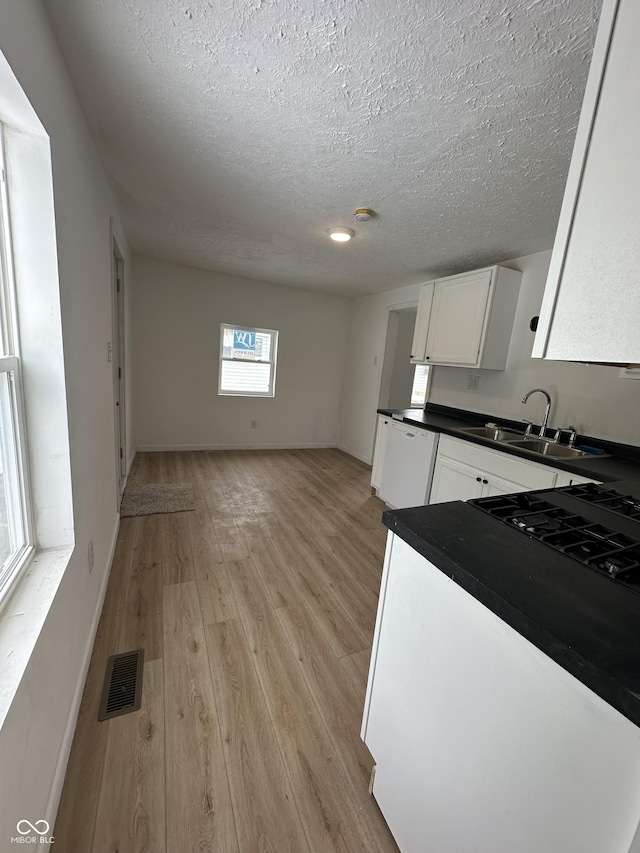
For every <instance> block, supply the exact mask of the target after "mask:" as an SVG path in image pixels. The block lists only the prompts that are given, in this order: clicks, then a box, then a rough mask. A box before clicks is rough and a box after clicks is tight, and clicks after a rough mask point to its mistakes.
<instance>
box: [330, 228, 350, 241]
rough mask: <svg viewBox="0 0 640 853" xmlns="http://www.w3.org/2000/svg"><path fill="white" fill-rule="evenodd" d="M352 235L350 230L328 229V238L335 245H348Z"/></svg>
mask: <svg viewBox="0 0 640 853" xmlns="http://www.w3.org/2000/svg"><path fill="white" fill-rule="evenodd" d="M354 234H355V231H352V230H351V228H329V237H331V239H332V240H335V241H336V243H348V242H349V240H350V239H351V238H352V237H353V235H354Z"/></svg>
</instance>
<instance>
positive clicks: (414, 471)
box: [378, 420, 438, 509]
mask: <svg viewBox="0 0 640 853" xmlns="http://www.w3.org/2000/svg"><path fill="white" fill-rule="evenodd" d="M437 447H438V434H437V433H435V432H431V431H430V430H426V429H419V428H418V427H413V426H410V425H409V424H406V423H403V422H402V421H393V420H392V421H389V424H388V426H387V444H386V447H385V454H384V462H383V465H382V475H381V477H380V488H379V490H378V494H379V496H380V497H381V498H382V500H383V501H384V502H385V503H386V504H388V505H389V506H390V507H391V508H392V509H402V508H404V507H407V506H423V505H424V504H426V503H428V502H429V501H428V498H429V490H430V489H431V478H432V477H433V466H434V463H435V458H436V450H437Z"/></svg>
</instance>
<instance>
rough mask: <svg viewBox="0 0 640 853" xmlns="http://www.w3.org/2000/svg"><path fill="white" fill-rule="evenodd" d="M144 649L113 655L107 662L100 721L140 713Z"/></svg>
mask: <svg viewBox="0 0 640 853" xmlns="http://www.w3.org/2000/svg"><path fill="white" fill-rule="evenodd" d="M143 665H144V649H137V650H136V651H135V652H125V653H124V654H120V655H111V657H110V658H109V660H108V661H107V671H106V673H105V676H104V687H103V688H102V699H101V700H100V710H99V711H98V720H110V719H111V718H112V717H119V716H120V715H121V714H129V713H131V712H132V711H138V710H139V709H140V704H141V701H142V669H143Z"/></svg>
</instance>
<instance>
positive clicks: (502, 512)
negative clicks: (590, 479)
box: [469, 484, 640, 593]
mask: <svg viewBox="0 0 640 853" xmlns="http://www.w3.org/2000/svg"><path fill="white" fill-rule="evenodd" d="M561 494H566V495H570V500H569V501H567V500H565V499H561V498H560V495H561ZM583 496H586V498H585V497H583ZM574 498H575V499H577V500H573V499H574ZM554 500H555V501H557V502H560V503H563V504H565V506H564V507H563V506H558V503H554ZM469 503H470V504H472V505H473V506H475V507H477V508H478V509H481V510H482V511H483V512H486V513H488V514H489V515H491V516H493V517H494V518H497V519H499V520H500V521H502V522H504V523H505V524H508V525H510V526H512V527H515V528H516V530H520V531H521V532H522V533H524V534H526V535H527V536H529V537H530V538H533V539H537V540H538V541H540V542H541V543H543V544H544V545H547V546H548V547H550V548H553V549H554V550H555V551H560V552H561V553H563V554H566V555H567V556H568V557H572V558H573V559H575V560H577V561H578V562H580V563H582V565H585V566H588V567H589V568H592V569H595V570H596V571H598V572H599V573H601V574H604V575H606V576H607V577H610V578H613V579H615V580H616V581H617V582H618V583H620V584H622V585H624V586H626V587H628V588H629V589H633V590H634V591H636V592H638V593H640V525H638V524H636V522H635V521H633V520H631V521H628V520H627V519H634V518H635V516H634V515H633V514H634V513H635V512H636V508H638V512H637V516H638V520H640V501H638V500H637V499H635V498H633V497H627V496H624V495H619V494H617V493H616V492H614V491H612V490H609V489H603V488H602V487H598V486H594V485H592V484H588V485H586V486H569V487H566V488H563V489H556V490H544V491H540V492H531V493H523V494H516V495H500V496H497V497H488V498H476V499H475V500H472V501H469ZM567 506H571V507H572V508H584V514H581V513H580V512H572V511H571V510H570V509H567V508H566V507H567ZM590 506H593V507H595V508H596V509H595V511H591V510H590V509H589V507H590ZM620 507H623V510H622V511H620V510H619V508H620ZM601 510H605V512H601ZM588 515H592V516H594V515H595V516H596V517H592V518H588V517H587V516H588ZM622 515H625V516H626V517H627V518H626V519H625V520H624V521H623V520H622V519H620V521H617V519H618V518H619V517H620V516H622ZM601 520H604V521H607V522H609V521H610V523H611V526H607V524H603V523H601ZM617 526H620V527H622V528H623V529H625V530H627V529H628V528H630V529H632V532H633V531H635V530H636V529H637V532H638V536H637V538H633V537H632V536H629V535H627V533H626V532H622V531H621V530H617V529H615V528H616V527H617Z"/></svg>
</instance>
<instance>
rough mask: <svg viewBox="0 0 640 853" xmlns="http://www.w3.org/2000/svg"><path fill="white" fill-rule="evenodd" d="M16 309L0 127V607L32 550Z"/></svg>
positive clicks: (28, 561) (32, 537)
mask: <svg viewBox="0 0 640 853" xmlns="http://www.w3.org/2000/svg"><path fill="white" fill-rule="evenodd" d="M16 304H17V302H16V290H15V275H14V267H13V253H12V240H11V216H10V210H9V197H8V192H7V169H6V165H5V145H4V129H3V126H2V124H1V123H0V323H1V331H2V351H1V352H0V374H3V373H4V374H7V376H8V379H9V381H8V383H7V387H8V389H9V398H8V412H6V414H8V423H6V424H4V427H5V428H6V430H7V434H8V437H9V441H8V444H9V445H11V448H10V449H11V450H12V451H13V453H12V457H13V458H12V459H10V460H4V462H5V463H6V462H7V461H8V462H9V465H10V466H12V467H13V470H7V472H6V473H7V474H8V475H10V476H9V477H8V479H10V480H11V481H12V483H11V487H12V495H11V500H10V501H8V502H7V515H8V517H10V518H11V521H10V525H11V528H12V533H13V535H14V536H16V537H19V538H20V540H21V543H22V544H19V545H17V547H16V548H15V550H14V551H13V553H12V554H11V555H10V557H9V559H8V560H7V562H6V563H5V564H2V565H0V607H2V605H3V604H4V603H5V602H6V601H7V599H8V597H9V595H10V592H11V591H12V590H13V588H14V586H15V583H16V581H17V580H18V579H19V577H20V576H21V574H22V573H23V571H24V570H25V569H26V567H27V566H28V565H29V563H30V562H31V560H32V558H33V556H34V554H35V550H36V548H35V535H34V526H33V516H32V509H31V495H30V487H29V474H28V454H27V442H26V429H25V416H24V397H23V390H22V370H21V364H20V345H19V344H20V342H19V336H18V318H17V308H16ZM0 408H1V407H0Z"/></svg>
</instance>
